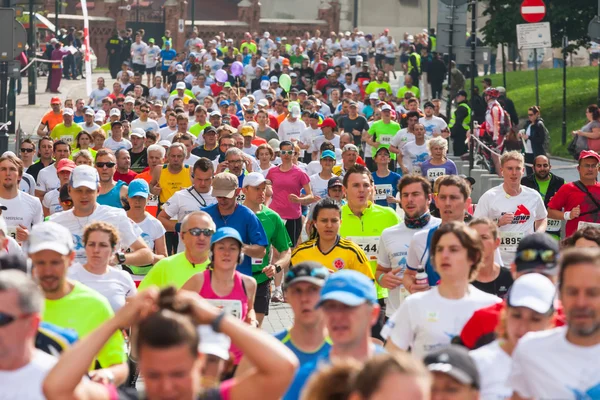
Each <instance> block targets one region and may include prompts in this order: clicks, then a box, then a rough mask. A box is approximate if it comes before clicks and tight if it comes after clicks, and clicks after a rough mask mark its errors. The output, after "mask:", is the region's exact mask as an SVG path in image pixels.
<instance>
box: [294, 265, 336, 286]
mask: <svg viewBox="0 0 600 400" xmlns="http://www.w3.org/2000/svg"><path fill="white" fill-rule="evenodd" d="M328 276H329V270H328V269H327V268H325V267H319V268H308V267H299V268H292V269H290V270H289V271H288V273H287V274H286V275H285V281H286V282H287V283H288V284H289V283H291V282H293V281H294V279H296V278H301V277H312V278H317V279H322V280H325V279H327V277H328Z"/></svg>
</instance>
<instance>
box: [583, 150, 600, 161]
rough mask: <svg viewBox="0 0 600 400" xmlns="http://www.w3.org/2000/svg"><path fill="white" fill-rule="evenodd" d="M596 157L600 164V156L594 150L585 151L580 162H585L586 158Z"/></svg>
mask: <svg viewBox="0 0 600 400" xmlns="http://www.w3.org/2000/svg"><path fill="white" fill-rule="evenodd" d="M590 157H594V158H595V159H596V160H597V161H598V162H600V154H598V153H596V152H595V151H594V150H584V151H582V152H581V153H580V154H579V160H580V161H581V160H583V159H584V158H590Z"/></svg>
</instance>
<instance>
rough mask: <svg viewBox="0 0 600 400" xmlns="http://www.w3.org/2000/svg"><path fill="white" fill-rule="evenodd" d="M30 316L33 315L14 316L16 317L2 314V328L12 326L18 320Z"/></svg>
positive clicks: (0, 323) (0, 316)
mask: <svg viewBox="0 0 600 400" xmlns="http://www.w3.org/2000/svg"><path fill="white" fill-rule="evenodd" d="M30 315H31V314H23V315H19V316H14V315H10V314H6V313H3V312H0V327H2V326H7V325H10V324H12V323H13V322H15V321H16V320H18V319H23V318H27V317H29V316H30Z"/></svg>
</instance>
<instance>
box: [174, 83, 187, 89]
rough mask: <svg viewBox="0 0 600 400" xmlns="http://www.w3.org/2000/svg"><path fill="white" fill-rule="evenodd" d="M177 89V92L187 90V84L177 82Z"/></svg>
mask: <svg viewBox="0 0 600 400" xmlns="http://www.w3.org/2000/svg"><path fill="white" fill-rule="evenodd" d="M175 89H177V90H180V89H181V90H185V82H177V85H176V86H175Z"/></svg>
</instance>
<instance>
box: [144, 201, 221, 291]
mask: <svg viewBox="0 0 600 400" xmlns="http://www.w3.org/2000/svg"><path fill="white" fill-rule="evenodd" d="M215 231H216V226H215V223H214V222H213V220H212V218H211V217H210V215H208V214H207V213H205V212H204V211H194V212H192V213H190V214H188V215H186V216H185V218H183V220H182V221H181V227H180V229H179V232H180V239H181V240H182V241H183V243H184V244H185V251H183V252H181V253H177V254H174V255H172V256H170V257H167V258H163V259H162V260H160V261H159V262H157V263H156V264H155V265H154V267H152V269H151V270H150V272H148V275H146V277H144V280H143V281H142V283H140V287H139V288H140V290H142V289H144V288H146V287H149V286H152V285H156V286H158V287H161V288H162V287H165V286H168V285H175V286H176V287H177V288H178V289H179V288H181V287H182V286H183V284H184V283H186V282H187V280H188V279H189V278H191V277H192V275H195V274H197V273H200V272H204V270H206V268H207V266H208V264H209V262H210V260H209V258H208V252H209V250H210V239H211V237H212V235H213V234H214V233H215Z"/></svg>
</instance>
